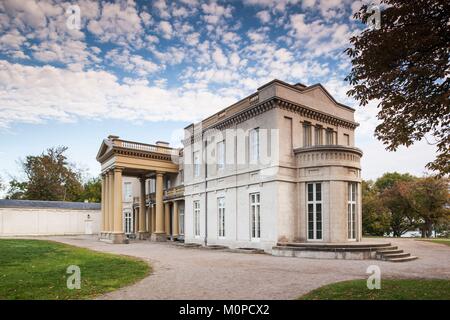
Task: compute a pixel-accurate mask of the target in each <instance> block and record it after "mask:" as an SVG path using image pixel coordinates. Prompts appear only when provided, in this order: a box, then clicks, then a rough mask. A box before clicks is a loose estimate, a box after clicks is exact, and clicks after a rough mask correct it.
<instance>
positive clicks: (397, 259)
mask: <svg viewBox="0 0 450 320" xmlns="http://www.w3.org/2000/svg"><path fill="white" fill-rule="evenodd" d="M416 259H418V257H416V256H409V257H403V258H394V259H389V260H387V261H389V262H408V261H412V260H416Z"/></svg>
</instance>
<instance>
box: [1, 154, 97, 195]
mask: <svg viewBox="0 0 450 320" xmlns="http://www.w3.org/2000/svg"><path fill="white" fill-rule="evenodd" d="M66 151H67V147H53V148H49V149H47V150H46V151H45V152H43V153H42V154H40V155H38V156H31V155H30V156H27V157H26V158H25V160H22V161H20V165H21V168H22V171H23V173H24V175H25V177H26V178H25V179H24V181H19V180H18V179H16V178H13V179H12V180H11V181H10V182H9V190H8V193H7V198H9V199H24V200H49V201H85V200H87V201H89V202H100V201H101V182H100V179H98V178H94V179H91V180H89V181H87V182H86V183H83V179H82V172H81V170H79V169H77V168H76V167H75V165H73V164H71V163H69V161H68V159H67V157H66V155H65V153H66Z"/></svg>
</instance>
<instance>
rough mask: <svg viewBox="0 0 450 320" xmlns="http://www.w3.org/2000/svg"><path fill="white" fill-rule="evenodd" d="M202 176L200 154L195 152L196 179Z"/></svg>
mask: <svg viewBox="0 0 450 320" xmlns="http://www.w3.org/2000/svg"><path fill="white" fill-rule="evenodd" d="M199 176H200V152H199V151H195V152H194V177H199Z"/></svg>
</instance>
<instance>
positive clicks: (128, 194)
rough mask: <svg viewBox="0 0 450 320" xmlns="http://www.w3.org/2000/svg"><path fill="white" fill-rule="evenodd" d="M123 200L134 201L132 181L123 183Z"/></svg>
mask: <svg viewBox="0 0 450 320" xmlns="http://www.w3.org/2000/svg"><path fill="white" fill-rule="evenodd" d="M123 189H124V192H123V201H124V202H131V201H133V189H132V186H131V182H125V183H124V184H123Z"/></svg>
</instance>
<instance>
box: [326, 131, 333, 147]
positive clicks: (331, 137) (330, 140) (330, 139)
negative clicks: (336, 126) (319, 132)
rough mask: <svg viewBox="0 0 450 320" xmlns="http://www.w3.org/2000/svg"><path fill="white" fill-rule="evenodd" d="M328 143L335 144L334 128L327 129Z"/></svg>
mask: <svg viewBox="0 0 450 320" xmlns="http://www.w3.org/2000/svg"><path fill="white" fill-rule="evenodd" d="M326 144H327V145H331V144H334V132H333V130H332V129H327V133H326Z"/></svg>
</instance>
